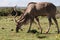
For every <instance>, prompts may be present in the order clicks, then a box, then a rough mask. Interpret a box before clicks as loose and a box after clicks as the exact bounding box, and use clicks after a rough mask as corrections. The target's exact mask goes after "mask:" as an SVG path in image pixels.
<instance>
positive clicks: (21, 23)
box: [14, 8, 25, 32]
mask: <svg viewBox="0 0 60 40" xmlns="http://www.w3.org/2000/svg"><path fill="white" fill-rule="evenodd" d="M14 11H15V12H16V15H15V17H14V19H15V22H16V32H18V31H19V29H21V26H22V25H23V22H24V20H25V19H23V13H22V14H21V15H20V17H19V18H18V20H16V17H17V10H16V9H15V8H14ZM21 30H22V29H21Z"/></svg>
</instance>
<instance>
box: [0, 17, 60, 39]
mask: <svg viewBox="0 0 60 40" xmlns="http://www.w3.org/2000/svg"><path fill="white" fill-rule="evenodd" d="M39 18H40V23H41V26H42V28H43V34H40V30H39V29H38V25H37V24H35V23H33V25H32V28H31V31H32V30H35V31H36V32H35V33H33V32H30V33H27V31H28V28H29V24H27V25H23V26H22V29H23V31H21V30H19V33H16V32H15V28H16V23H15V21H14V17H13V16H7V17H6V16H2V17H1V16H0V40H60V34H57V28H56V27H55V24H53V25H52V26H51V29H50V31H49V33H48V34H45V32H46V30H47V28H48V20H47V18H46V17H44V18H43V17H39ZM57 20H58V24H60V19H57ZM53 23H54V22H53ZM59 27H60V25H59ZM12 29H13V30H12Z"/></svg>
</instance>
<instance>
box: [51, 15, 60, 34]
mask: <svg viewBox="0 0 60 40" xmlns="http://www.w3.org/2000/svg"><path fill="white" fill-rule="evenodd" d="M52 18H53V20H54V22H55V24H56V27H57V30H58V33H59V26H58V22H57V20H56V17H55V16H54V17H52Z"/></svg>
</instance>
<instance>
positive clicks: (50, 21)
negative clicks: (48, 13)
mask: <svg viewBox="0 0 60 40" xmlns="http://www.w3.org/2000/svg"><path fill="white" fill-rule="evenodd" d="M48 20H49V27H48V30H47V32H46V33H48V32H49V30H50V27H51V24H52V20H51V17H48Z"/></svg>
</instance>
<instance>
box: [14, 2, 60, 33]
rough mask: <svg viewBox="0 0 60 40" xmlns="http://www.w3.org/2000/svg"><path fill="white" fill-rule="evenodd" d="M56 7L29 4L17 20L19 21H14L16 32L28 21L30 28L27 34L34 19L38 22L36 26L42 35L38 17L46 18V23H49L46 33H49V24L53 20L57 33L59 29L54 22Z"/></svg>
mask: <svg viewBox="0 0 60 40" xmlns="http://www.w3.org/2000/svg"><path fill="white" fill-rule="evenodd" d="M56 10H57V9H56V6H55V5H54V4H52V3H49V2H30V3H29V4H28V5H27V8H26V11H25V12H24V14H22V15H21V16H20V18H19V20H15V21H16V22H17V25H16V32H18V31H19V29H21V26H22V25H24V24H26V23H27V21H28V20H30V27H29V30H28V32H29V31H30V29H31V25H32V23H33V21H34V18H35V19H36V21H37V22H38V25H39V27H40V29H41V33H42V28H41V25H40V22H39V18H38V16H47V17H48V21H49V27H48V30H47V32H46V33H48V32H49V30H50V27H51V24H52V20H51V19H53V20H54V22H55V24H56V27H57V30H58V33H59V27H58V22H57V20H56V17H55V16H56Z"/></svg>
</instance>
